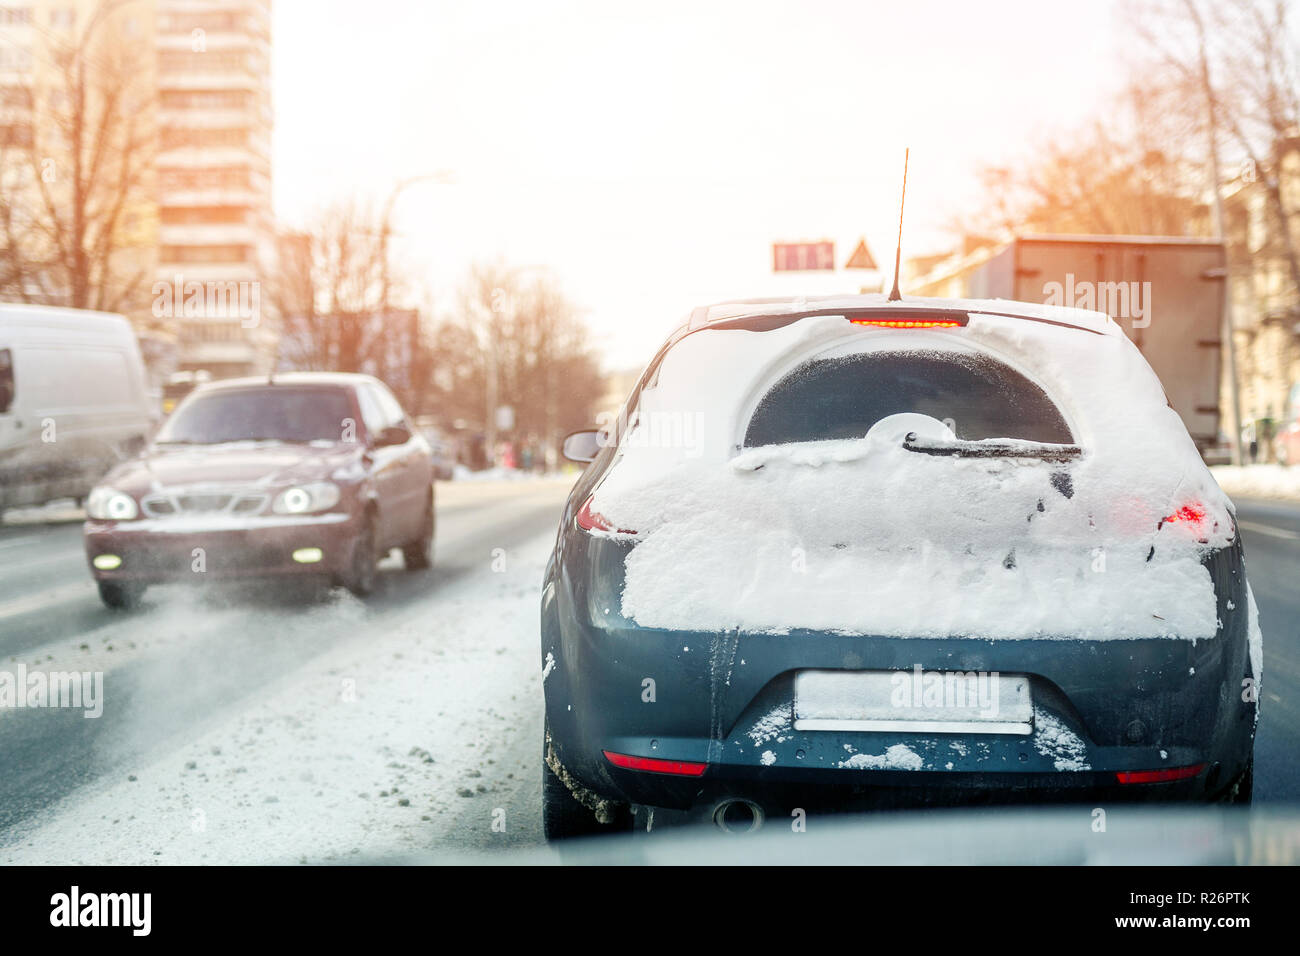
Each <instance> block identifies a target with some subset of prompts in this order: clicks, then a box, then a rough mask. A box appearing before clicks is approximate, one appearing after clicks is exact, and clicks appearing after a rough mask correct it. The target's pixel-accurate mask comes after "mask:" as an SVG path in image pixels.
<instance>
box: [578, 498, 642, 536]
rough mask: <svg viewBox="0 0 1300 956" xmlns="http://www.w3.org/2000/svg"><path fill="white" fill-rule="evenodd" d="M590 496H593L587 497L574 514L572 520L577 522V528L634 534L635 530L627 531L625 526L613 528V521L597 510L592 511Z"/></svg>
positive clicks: (607, 532) (608, 532)
mask: <svg viewBox="0 0 1300 956" xmlns="http://www.w3.org/2000/svg"><path fill="white" fill-rule="evenodd" d="M592 497H594V496H590V495H589V496H588V497H587V500H586V501H584V502H583V503H582V507H581V508H579V509H578V513H577V514H576V515H575V516H574V519H573V520H574V521H576V522H577V523H578V527H579V528H581V529H582V530H583V531H603V532H605V533H606V534H636V532H635V531H628V530H627V529H626V528H615V527H614V525H613V523H612V522H611V521H610V520H609V519H608V518H606V517H605V516H604V515H603V514H601V513H600V512H599V511H592V510H591V499H592Z"/></svg>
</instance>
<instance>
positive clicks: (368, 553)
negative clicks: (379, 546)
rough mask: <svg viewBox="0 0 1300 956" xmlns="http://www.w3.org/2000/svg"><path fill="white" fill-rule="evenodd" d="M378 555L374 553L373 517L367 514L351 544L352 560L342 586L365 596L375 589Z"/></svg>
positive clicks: (359, 595)
mask: <svg viewBox="0 0 1300 956" xmlns="http://www.w3.org/2000/svg"><path fill="white" fill-rule="evenodd" d="M378 561H379V556H378V555H377V554H376V553H375V525H374V520H373V517H371V516H368V517H367V518H366V523H365V524H364V525H362V527H361V531H360V533H358V534H357V539H356V541H354V542H353V544H352V561H351V565H350V566H349V568H348V573H347V577H346V578H345V579H344V581H343V586H344V587H346V588H347V589H348V590H349V591H351V592H352V593H353V594H355V595H356V596H357V597H366V596H367V595H369V594H370V593H371V592H372V591H374V589H375V577H376V576H377V574H378V569H377V568H376V567H375V565H376V564H378Z"/></svg>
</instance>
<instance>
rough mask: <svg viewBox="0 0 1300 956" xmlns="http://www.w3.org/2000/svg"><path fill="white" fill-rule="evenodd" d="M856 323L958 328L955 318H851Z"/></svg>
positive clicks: (906, 327)
mask: <svg viewBox="0 0 1300 956" xmlns="http://www.w3.org/2000/svg"><path fill="white" fill-rule="evenodd" d="M849 321H850V322H852V323H853V324H854V325H874V326H877V327H878V328H882V329H956V328H961V326H962V323H961V322H958V321H957V320H955V319H850V320H849Z"/></svg>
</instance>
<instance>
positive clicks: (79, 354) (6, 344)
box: [0, 304, 157, 515]
mask: <svg viewBox="0 0 1300 956" xmlns="http://www.w3.org/2000/svg"><path fill="white" fill-rule="evenodd" d="M156 418H157V416H156V415H155V414H154V409H153V407H152V403H151V402H150V401H149V397H148V392H147V387H146V383H145V375H144V363H143V362H142V361H141V359H140V348H139V346H138V345H137V344H136V339H135V333H134V331H132V329H131V325H130V323H129V322H127V320H126V319H124V318H123V317H122V316H120V315H110V314H108V313H106V312H87V311H84V310H80V309H57V308H50V307H47V306H39V305H5V304H0V515H2V514H3V512H4V509H6V508H16V507H24V506H28V505H39V504H44V503H45V502H47V501H52V500H54V499H56V498H75V499H80V498H83V497H85V495H86V494H88V493H89V491H90V489H91V487H92V486H93V485H94V483H95V482H96V481H97V480H98V479H99V478H100V477H101V476H102V475H103V474H104V473H105V472H107V471H108V469H109V468H111V467H112V466H113V465H114V464H116V463H117V462H119V461H121V460H122V459H123V458H129V457H131V456H133V455H135V454H136V453H137V452H138V451H139V450H140V449H141V448H143V447H144V445H145V442H146V441H147V440H148V437H149V434H150V432H151V430H152V428H153V426H154V424H155V419H156Z"/></svg>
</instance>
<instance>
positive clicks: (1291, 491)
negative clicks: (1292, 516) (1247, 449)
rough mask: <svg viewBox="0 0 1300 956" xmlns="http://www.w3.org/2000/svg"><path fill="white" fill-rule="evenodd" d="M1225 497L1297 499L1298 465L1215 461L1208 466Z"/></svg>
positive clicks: (1298, 487)
mask: <svg viewBox="0 0 1300 956" xmlns="http://www.w3.org/2000/svg"><path fill="white" fill-rule="evenodd" d="M1210 472H1211V473H1212V474H1213V475H1214V479H1215V481H1217V482H1218V483H1219V487H1220V488H1222V489H1223V490H1224V492H1225V493H1226V494H1227V495H1228V497H1230V498H1233V497H1237V496H1240V497H1242V498H1280V499H1283V500H1286V501H1300V468H1284V467H1283V466H1282V465H1216V466H1215V467H1213V468H1211V469H1210Z"/></svg>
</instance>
